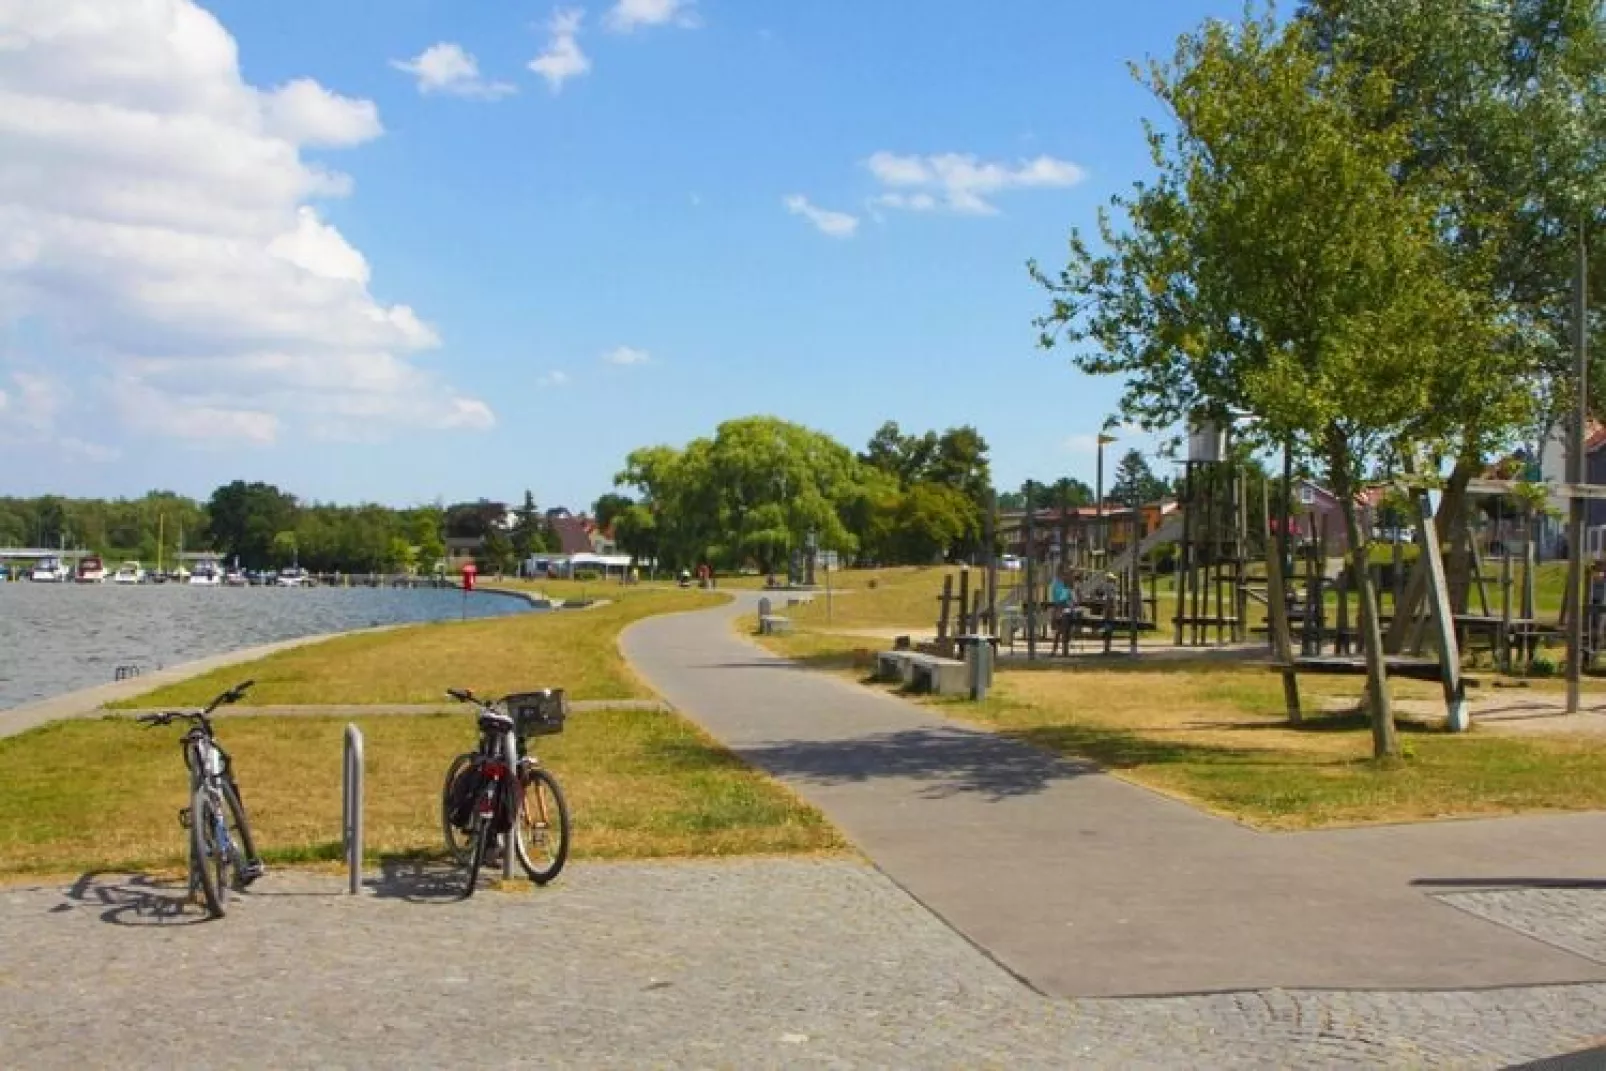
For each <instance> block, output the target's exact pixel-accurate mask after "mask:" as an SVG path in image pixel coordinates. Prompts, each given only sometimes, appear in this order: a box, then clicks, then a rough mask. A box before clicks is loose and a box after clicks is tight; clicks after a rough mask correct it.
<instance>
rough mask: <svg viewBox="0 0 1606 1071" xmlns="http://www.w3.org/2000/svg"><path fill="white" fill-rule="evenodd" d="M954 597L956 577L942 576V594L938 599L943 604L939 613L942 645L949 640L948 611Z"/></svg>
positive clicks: (938, 630) (939, 641) (938, 626)
mask: <svg viewBox="0 0 1606 1071" xmlns="http://www.w3.org/2000/svg"><path fill="white" fill-rule="evenodd" d="M953 599H954V578H953V574H951V573H950V574H949V575H947V576H945V577H943V578H942V594H941V595H938V596H937V601H938V602H939V603H941V604H942V610H941V612H940V613H938V615H937V643H938V645H939V646H940V645H942V644H944V643H946V642H948V613H949V610H950V609H951V604H952V603H953Z"/></svg>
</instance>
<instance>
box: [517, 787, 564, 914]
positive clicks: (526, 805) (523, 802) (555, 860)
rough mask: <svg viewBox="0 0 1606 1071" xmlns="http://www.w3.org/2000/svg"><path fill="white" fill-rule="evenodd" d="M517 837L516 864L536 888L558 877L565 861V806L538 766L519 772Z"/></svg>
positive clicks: (560, 796)
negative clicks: (519, 789) (517, 854)
mask: <svg viewBox="0 0 1606 1071" xmlns="http://www.w3.org/2000/svg"><path fill="white" fill-rule="evenodd" d="M519 780H520V781H521V782H522V784H521V785H520V788H521V789H522V792H521V793H520V797H521V798H520V800H519V813H518V821H517V822H516V823H514V824H515V826H516V827H517V835H516V836H515V837H514V843H515V844H517V845H518V852H519V865H520V866H522V867H523V868H524V872H525V873H526V874H528V875H530V880H531V881H533V882H535V883H536V884H537V885H545V884H546V883H547V882H549V881H551V880H552V879H553V878H555V877H557V876H558V871H560V870H562V869H563V864H564V862H565V861H566V860H567V859H568V858H569V805H568V803H567V802H566V801H565V800H564V798H563V789H561V788H559V787H558V780H557V778H555V777H553V776H552V775H551V774H549V773H547V772H546V771H545V770H543V769H542V768H541V767H539V766H529V767H526V768H525V769H524V770H522V771H521V772H520V777H519Z"/></svg>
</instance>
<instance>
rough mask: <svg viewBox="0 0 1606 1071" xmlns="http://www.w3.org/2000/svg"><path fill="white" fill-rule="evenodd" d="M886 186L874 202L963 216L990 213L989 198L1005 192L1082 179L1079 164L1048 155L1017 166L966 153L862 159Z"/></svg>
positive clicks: (879, 155) (1058, 185)
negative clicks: (988, 160) (942, 211)
mask: <svg viewBox="0 0 1606 1071" xmlns="http://www.w3.org/2000/svg"><path fill="white" fill-rule="evenodd" d="M865 163H866V166H867V167H868V168H869V169H870V174H872V175H873V176H875V179H876V181H877V182H879V183H880V184H881V186H882V187H883V188H884V189H885V191H886V192H884V193H882V194H881V195H879V196H878V197H876V198H875V204H877V205H883V206H885V207H887V208H897V209H903V210H905V211H911V212H932V211H936V210H937V209H946V210H947V211H950V212H957V213H961V214H965V215H976V216H990V215H994V214H996V213H997V211H998V208H997V207H996V206H995V205H994V204H993V203H992V201H991V200H990V198H991V197H992V196H993V195H994V194H998V193H1002V192H1004V191H1007V190H1024V189H1061V188H1064V187H1067V186H1074V185H1076V184H1077V183H1078V182H1081V181H1082V179H1083V177H1084V175H1083V171H1082V169H1081V168H1080V167H1077V166H1076V165H1075V164H1073V163H1070V162H1068V161H1065V160H1056V159H1055V158H1054V157H1052V156H1039V157H1036V158H1035V159H1031V160H1023V161H1021V162H1019V163H1016V164H1013V165H1011V164H1005V163H991V162H987V161H983V160H980V159H978V158H977V157H975V156H974V155H971V154H968V153H939V154H937V155H933V156H900V155H898V154H896V153H890V152H878V153H876V154H875V155H873V156H871V157H870V159H869V160H867V161H866V162H865Z"/></svg>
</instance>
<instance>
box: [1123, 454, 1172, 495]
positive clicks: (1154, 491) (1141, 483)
mask: <svg viewBox="0 0 1606 1071" xmlns="http://www.w3.org/2000/svg"><path fill="white" fill-rule="evenodd" d="M1168 490H1170V485H1169V484H1167V483H1166V482H1165V481H1164V480H1162V479H1160V478H1159V477H1158V476H1156V475H1155V474H1154V470H1153V469H1151V468H1150V467H1149V462H1148V459H1147V458H1145V457H1144V456H1143V452H1142V451H1141V450H1128V451H1127V452H1126V453H1125V454H1122V455H1121V460H1120V461H1119V462H1118V463H1117V464H1116V466H1115V482H1114V483H1113V484H1111V485H1110V495H1109V497H1110V499H1111V500H1112V501H1114V502H1118V503H1120V504H1122V505H1131V504H1133V503H1137V504H1140V505H1141V504H1144V503H1149V502H1157V501H1159V500H1160V499H1161V498H1163V497H1165V494H1166V492H1167V491H1168Z"/></svg>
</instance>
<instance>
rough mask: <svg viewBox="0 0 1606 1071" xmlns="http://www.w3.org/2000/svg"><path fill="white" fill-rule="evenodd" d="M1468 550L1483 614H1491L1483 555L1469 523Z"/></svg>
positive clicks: (1479, 604) (1485, 615) (1486, 615)
mask: <svg viewBox="0 0 1606 1071" xmlns="http://www.w3.org/2000/svg"><path fill="white" fill-rule="evenodd" d="M1467 551H1468V554H1469V555H1470V557H1471V558H1472V576H1473V578H1474V580H1475V581H1476V583H1477V585H1478V606H1479V608H1480V609H1481V610H1482V611H1483V616H1484V617H1488V616H1489V591H1488V589H1487V588H1486V587H1484V583H1483V555H1482V554H1479V553H1478V537H1477V536H1475V535H1473V534H1472V526H1471V525H1470V524H1469V525H1467Z"/></svg>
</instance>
